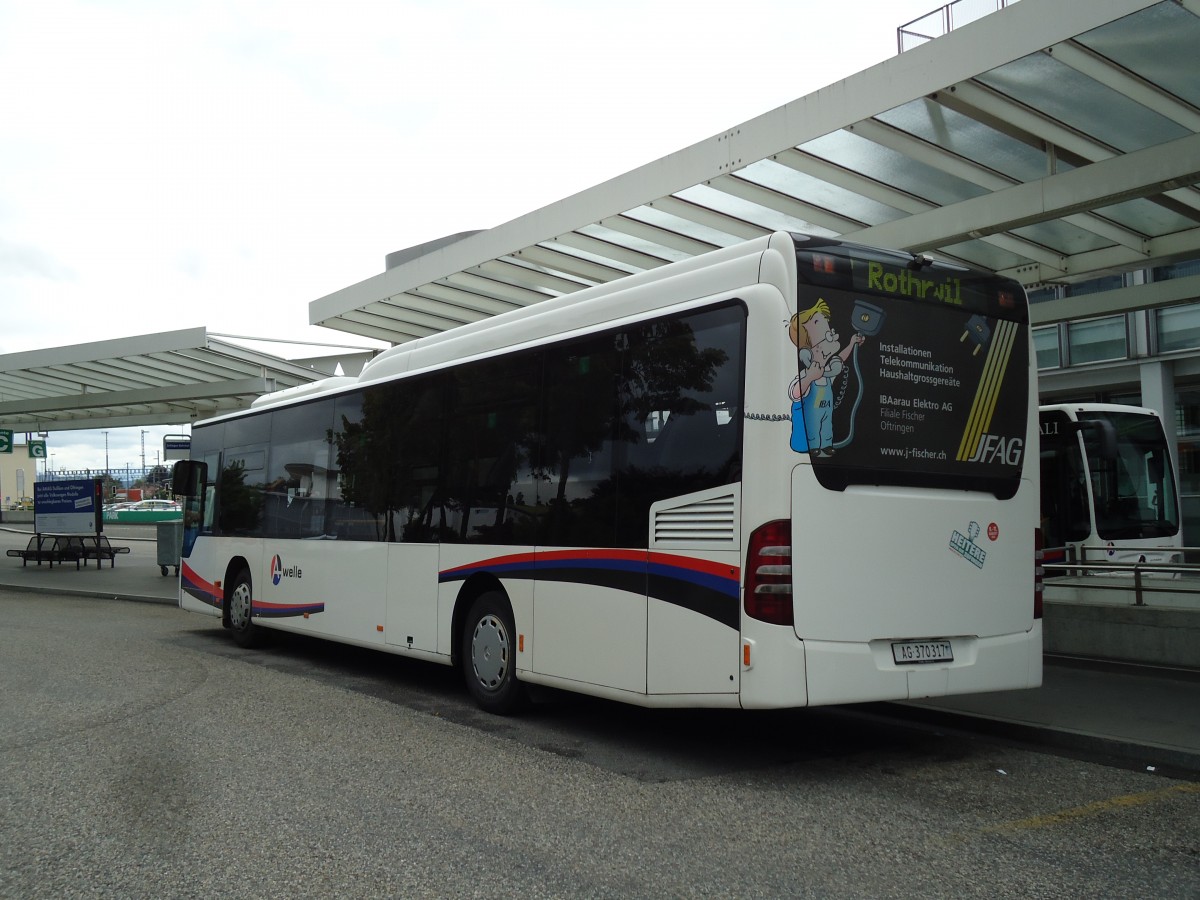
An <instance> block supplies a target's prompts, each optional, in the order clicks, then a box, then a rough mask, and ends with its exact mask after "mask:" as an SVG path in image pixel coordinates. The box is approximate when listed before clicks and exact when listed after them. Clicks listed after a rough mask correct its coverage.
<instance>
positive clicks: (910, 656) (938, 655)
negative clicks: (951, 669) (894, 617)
mask: <svg viewBox="0 0 1200 900" xmlns="http://www.w3.org/2000/svg"><path fill="white" fill-rule="evenodd" d="M892 659H893V660H895V661H896V662H897V663H935V662H954V648H953V647H951V646H950V642H949V641H897V642H896V643H894V644H892Z"/></svg>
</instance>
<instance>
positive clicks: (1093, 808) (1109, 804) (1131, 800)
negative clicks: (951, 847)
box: [979, 784, 1200, 834]
mask: <svg viewBox="0 0 1200 900" xmlns="http://www.w3.org/2000/svg"><path fill="white" fill-rule="evenodd" d="M1176 794H1200V784H1177V785H1175V786H1174V787H1169V788H1161V789H1160V790H1157V791H1146V792H1145V793H1141V794H1126V795H1124V796H1122V797H1112V798H1111V799H1108V800H1098V801H1097V802H1095V803H1089V804H1087V805H1086V806H1077V807H1075V808H1074V809H1064V810H1061V811H1059V812H1056V813H1047V814H1046V815H1043V816H1032V817H1031V818H1028V819H1019V820H1017V821H1015V822H1002V823H1001V824H999V825H989V826H988V827H986V828H981V829H979V830H980V831H981V832H982V833H984V834H1002V833H1007V832H1014V831H1028V830H1033V829H1037V828H1053V827H1054V826H1056V825H1063V824H1065V823H1067V822H1073V821H1075V820H1076V819H1086V818H1089V817H1090V816H1099V815H1103V814H1104V813H1107V812H1111V811H1113V810H1117V809H1127V808H1129V807H1132V806H1144V805H1145V804H1147V803H1154V802H1156V801H1159V800H1163V799H1165V798H1167V797H1172V796H1174V795H1176Z"/></svg>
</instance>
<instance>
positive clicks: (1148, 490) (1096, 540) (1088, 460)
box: [1038, 403, 1183, 563]
mask: <svg viewBox="0 0 1200 900" xmlns="http://www.w3.org/2000/svg"><path fill="white" fill-rule="evenodd" d="M1038 419H1039V427H1040V430H1041V470H1042V472H1041V474H1042V532H1043V537H1044V539H1045V545H1046V551H1047V559H1048V560H1056V561H1060V560H1061V561H1076V560H1083V561H1088V560H1090V561H1094V562H1105V561H1107V562H1134V563H1136V562H1160V563H1180V562H1182V561H1183V554H1182V551H1181V548H1182V546H1183V532H1182V529H1181V528H1180V514H1179V491H1178V487H1177V485H1176V483H1175V471H1174V467H1173V466H1172V465H1171V452H1170V448H1169V447H1168V446H1167V438H1166V434H1165V433H1164V432H1163V426H1162V421H1161V419H1160V418H1159V415H1158V413H1157V412H1155V411H1154V410H1152V409H1144V408H1142V407H1138V406H1120V405H1116V404H1112V403H1062V404H1056V405H1049V406H1043V407H1041V409H1040V410H1039V413H1038Z"/></svg>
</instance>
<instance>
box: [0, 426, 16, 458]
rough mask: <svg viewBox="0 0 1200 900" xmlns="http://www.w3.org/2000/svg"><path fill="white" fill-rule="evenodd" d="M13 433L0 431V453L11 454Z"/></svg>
mask: <svg viewBox="0 0 1200 900" xmlns="http://www.w3.org/2000/svg"><path fill="white" fill-rule="evenodd" d="M12 448H13V433H12V432H11V431H5V430H3V429H0V453H12Z"/></svg>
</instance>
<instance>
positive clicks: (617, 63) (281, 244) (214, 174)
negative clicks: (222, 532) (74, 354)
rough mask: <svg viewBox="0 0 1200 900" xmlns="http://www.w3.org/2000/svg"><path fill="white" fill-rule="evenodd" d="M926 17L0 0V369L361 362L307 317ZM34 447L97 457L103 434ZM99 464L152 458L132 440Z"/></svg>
mask: <svg viewBox="0 0 1200 900" xmlns="http://www.w3.org/2000/svg"><path fill="white" fill-rule="evenodd" d="M937 6H938V4H937V3H935V2H933V0H838V2H829V0H822V2H816V0H785V2H775V0H759V2H755V3H753V4H744V5H743V4H732V3H729V2H728V0H724V2H710V0H605V2H601V0H593V2H570V0H558V2H550V0H540V2H522V0H513V2H508V3H495V2H466V0H429V2H424V0H422V2H413V0H386V2H385V0H380V2H369V0H338V2H325V3H317V2H308V0H279V2H274V0H234V2H220V0H205V2H186V0H169V2H164V0H107V2H105V0H93V2H83V0H74V2H64V0H0V83H2V84H3V85H4V88H3V89H2V90H0V309H2V310H3V319H2V326H0V354H4V353H11V352H15V351H22V350H36V349H42V348H48V347H57V346H62V345H69V344H77V343H85V342H88V341H94V340H104V339H109V338H118V337H125V336H129V335H135V334H147V333H151V332H157V331H167V330H173V329H177V328H187V327H194V326H205V327H207V328H208V329H209V331H210V332H224V333H232V334H250V335H261V336H271V337H281V338H290V339H293V340H295V339H306V340H321V341H327V342H330V343H335V342H338V341H344V342H345V343H347V344H351V345H362V344H363V343H364V341H363V340H362V339H361V338H358V337H356V336H353V335H345V334H342V333H340V332H333V331H328V330H326V329H320V328H315V327H313V326H309V325H308V304H309V302H310V301H312V300H315V299H317V298H319V297H322V296H324V295H326V294H329V293H332V292H333V291H336V290H339V289H341V288H344V287H346V286H348V285H351V284H354V283H356V282H359V281H362V280H364V279H366V278H369V277H371V276H373V275H375V274H377V273H379V272H381V271H383V268H384V256H385V255H386V254H387V253H390V252H392V251H394V250H399V249H402V248H405V247H409V246H412V245H414V244H419V243H422V242H424V241H428V240H432V239H434V238H438V237H441V236H443V235H447V234H451V233H454V232H458V231H464V230H467V229H474V228H489V227H492V226H495V225H499V224H502V223H503V222H506V221H509V220H511V219H514V218H517V217H518V216H520V215H522V214H524V213H527V212H530V211H532V210H535V209H537V208H539V207H542V206H545V205H547V204H549V203H553V202H554V201H556V200H560V199H562V198H564V197H567V196H569V195H571V194H574V193H577V192H578V191H581V190H584V189H586V188H588V187H591V186H592V185H595V184H597V183H599V182H602V181H605V180H607V179H609V178H612V177H614V176H616V175H620V174H622V173H623V172H626V171H629V170H631V169H634V168H637V167H638V166H640V165H643V164H645V163H648V162H651V161H653V160H655V159H658V158H659V157H662V156H665V155H667V154H668V153H672V152H674V151H676V150H680V149H682V148H684V147H686V146H689V145H691V144H693V143H696V142H697V141H700V140H703V139H705V138H708V137H710V136H712V135H714V134H717V133H719V132H721V131H723V130H724V129H726V128H728V127H730V126H733V125H736V124H739V123H741V122H744V121H746V120H747V119H750V118H753V117H755V116H757V115H760V114H762V113H764V112H767V111H768V110H770V109H773V108H775V107H777V106H780V105H782V104H784V103H787V102H789V101H791V100H794V99H796V98H798V97H802V96H804V95H806V94H809V93H811V92H813V91H815V90H817V89H818V88H820V87H823V86H825V85H827V84H830V83H832V82H834V81H838V80H841V79H843V78H845V77H847V76H849V75H852V74H854V73H855V72H858V71H861V70H863V69H866V68H869V67H870V66H872V65H874V64H876V63H878V62H881V61H883V60H885V59H887V58H889V57H891V56H893V55H895V53H896V29H897V27H898V26H900V25H902V24H904V23H906V22H909V21H911V20H913V19H915V18H917V17H919V16H922V15H924V14H926V13H928V12H931V11H932V10H933V9H935V8H937ZM286 351H287V348H283V347H280V348H277V349H276V351H275V352H278V353H280V355H286ZM0 399H4V398H3V397H2V396H0ZM0 427H3V423H0ZM182 430H184V431H186V428H184V429H182ZM178 431H180V427H179V426H174V427H165V428H159V429H150V430H149V432H148V434H147V444H146V446H147V459H146V462H147V463H148V464H153V463H154V462H155V461H156V458H155V455H154V454H155V452H156V451H157V452H161V446H162V435H163V434H164V433H172V432H178ZM49 452H50V453H51V454H52V455H53V462H52V468H74V467H85V466H92V467H97V466H99V467H103V465H104V438H103V435H100V434H99V433H91V432H52V433H51V435H50V438H49ZM109 460H110V465H112V466H114V467H115V466H117V465H124V464H125V463H126V462H129V463H131V464H134V465H139V464H140V462H141V435H140V433H139V430H138V429H122V430H119V431H112V432H110V434H109Z"/></svg>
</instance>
